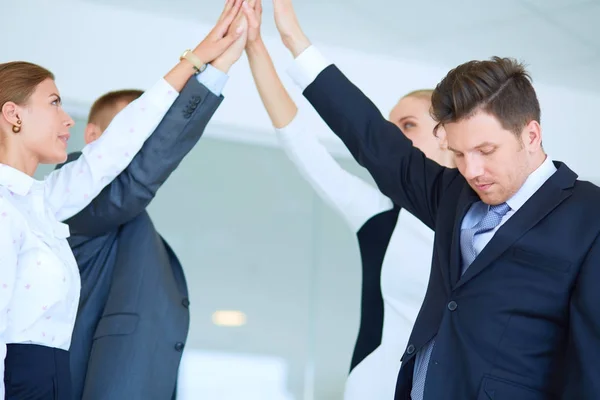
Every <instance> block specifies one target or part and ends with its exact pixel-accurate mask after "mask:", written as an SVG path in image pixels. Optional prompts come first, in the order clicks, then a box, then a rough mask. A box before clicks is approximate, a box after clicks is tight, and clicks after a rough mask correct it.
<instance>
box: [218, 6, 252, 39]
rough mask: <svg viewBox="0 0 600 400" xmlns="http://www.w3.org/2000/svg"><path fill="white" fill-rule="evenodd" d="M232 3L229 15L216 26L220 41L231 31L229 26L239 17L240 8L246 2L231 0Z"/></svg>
mask: <svg viewBox="0 0 600 400" xmlns="http://www.w3.org/2000/svg"><path fill="white" fill-rule="evenodd" d="M230 1H231V2H232V6H231V8H230V9H229V11H228V12H227V15H225V17H224V18H223V19H222V20H221V21H219V22H218V23H217V25H216V26H215V35H216V36H217V38H219V39H220V38H222V37H223V36H225V34H226V33H227V31H228V30H229V26H230V25H231V23H232V22H233V21H234V20H235V17H236V16H237V15H238V13H239V11H240V8H241V6H242V3H243V2H244V1H245V0H230Z"/></svg>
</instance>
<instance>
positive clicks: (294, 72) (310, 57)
mask: <svg viewBox="0 0 600 400" xmlns="http://www.w3.org/2000/svg"><path fill="white" fill-rule="evenodd" d="M331 64H332V63H331V62H329V61H327V59H326V58H325V56H323V54H321V52H320V51H319V50H318V49H317V48H316V47H315V46H313V45H311V46H309V47H308V48H307V49H306V50H304V51H303V52H302V53H301V54H300V55H299V56H298V57H296V60H294V64H292V66H291V67H290V68H289V69H288V71H287V73H288V75H289V76H290V77H291V78H292V80H293V81H294V82H295V83H296V85H298V87H299V88H300V89H302V90H303V91H304V89H306V88H307V87H308V85H310V84H311V83H313V81H314V80H315V79H317V76H319V74H320V73H321V72H322V71H323V70H324V69H325V68H327V67H328V66H329V65H331Z"/></svg>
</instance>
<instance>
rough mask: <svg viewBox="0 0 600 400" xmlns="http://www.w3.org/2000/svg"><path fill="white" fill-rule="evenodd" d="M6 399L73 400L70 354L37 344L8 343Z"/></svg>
mask: <svg viewBox="0 0 600 400" xmlns="http://www.w3.org/2000/svg"><path fill="white" fill-rule="evenodd" d="M4 389H5V393H6V395H5V396H6V397H5V399H6V400H73V399H72V397H71V372H70V369H69V353H68V352H67V351H65V350H60V349H55V348H53V347H46V346H39V345H35V344H7V345H6V359H5V361H4Z"/></svg>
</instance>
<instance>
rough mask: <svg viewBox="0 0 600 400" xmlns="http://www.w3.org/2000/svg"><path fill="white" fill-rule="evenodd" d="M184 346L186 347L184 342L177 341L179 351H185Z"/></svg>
mask: <svg viewBox="0 0 600 400" xmlns="http://www.w3.org/2000/svg"><path fill="white" fill-rule="evenodd" d="M183 347H184V344H183V343H181V342H177V343H175V350H177V351H183Z"/></svg>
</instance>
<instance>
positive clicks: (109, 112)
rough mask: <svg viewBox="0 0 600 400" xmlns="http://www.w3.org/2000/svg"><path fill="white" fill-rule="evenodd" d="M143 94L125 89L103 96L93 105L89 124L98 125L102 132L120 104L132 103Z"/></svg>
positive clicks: (139, 91)
mask: <svg viewBox="0 0 600 400" xmlns="http://www.w3.org/2000/svg"><path fill="white" fill-rule="evenodd" d="M143 93H144V92H143V91H141V90H138V89H124V90H116V91H113V92H109V93H106V94H104V95H102V96H101V97H99V98H98V99H97V100H96V101H95V102H94V104H93V105H92V108H91V109H90V115H89V116H88V122H89V123H92V124H96V125H98V126H99V127H100V128H102V130H104V129H106V127H107V126H108V125H109V124H110V122H111V120H112V119H113V117H114V115H113V110H114V109H115V108H116V107H117V105H118V104H119V103H120V102H126V103H131V102H132V101H134V100H136V99H137V98H139V97H140V96H141V95H142V94H143Z"/></svg>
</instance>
